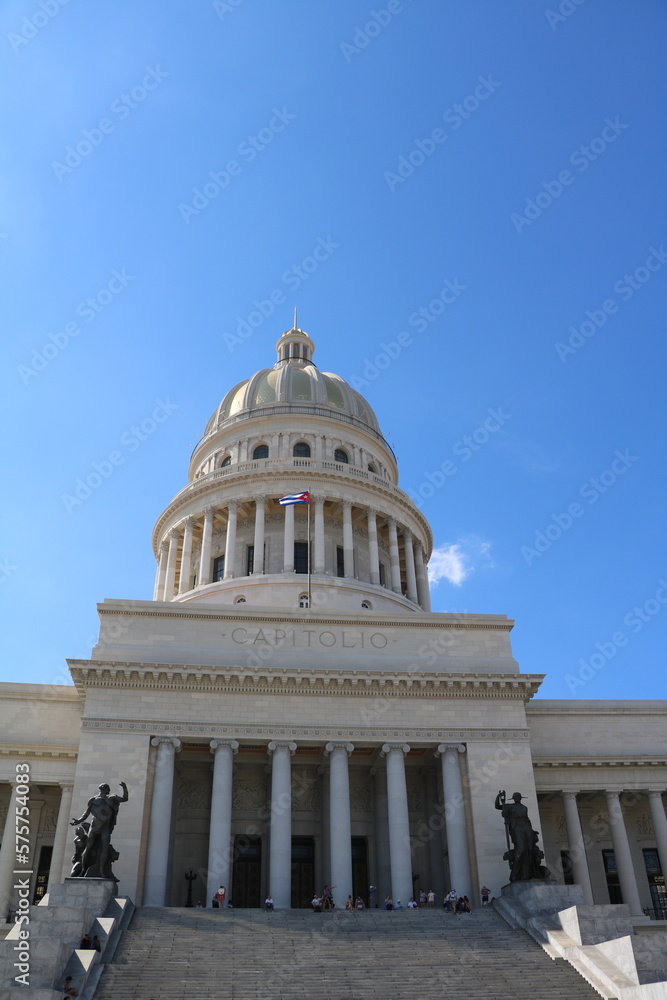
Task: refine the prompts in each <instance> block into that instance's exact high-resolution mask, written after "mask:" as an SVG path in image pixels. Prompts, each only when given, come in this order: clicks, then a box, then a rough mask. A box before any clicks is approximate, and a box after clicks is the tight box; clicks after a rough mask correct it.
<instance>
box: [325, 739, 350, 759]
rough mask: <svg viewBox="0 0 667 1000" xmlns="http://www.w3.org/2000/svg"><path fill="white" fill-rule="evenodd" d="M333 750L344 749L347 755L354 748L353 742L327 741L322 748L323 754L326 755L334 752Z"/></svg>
mask: <svg viewBox="0 0 667 1000" xmlns="http://www.w3.org/2000/svg"><path fill="white" fill-rule="evenodd" d="M334 750H346V751H347V756H348V757H349V756H350V754H351V753H352V751H353V750H354V743H344V742H333V743H327V745H326V746H325V748H324V756H325V757H328V756H329V754H332V753H333V752H334Z"/></svg>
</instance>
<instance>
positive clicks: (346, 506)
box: [343, 500, 354, 899]
mask: <svg viewBox="0 0 667 1000" xmlns="http://www.w3.org/2000/svg"><path fill="white" fill-rule="evenodd" d="M343 573H344V575H345V577H346V578H347V579H348V580H349V579H352V578H353V577H354V542H353V536H352V502H351V501H350V500H343ZM345 898H346V899H347V897H345Z"/></svg>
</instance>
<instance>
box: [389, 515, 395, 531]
mask: <svg viewBox="0 0 667 1000" xmlns="http://www.w3.org/2000/svg"><path fill="white" fill-rule="evenodd" d="M387 524H388V526H389V528H391V529H392V530H395V529H396V518H395V517H388V518H387Z"/></svg>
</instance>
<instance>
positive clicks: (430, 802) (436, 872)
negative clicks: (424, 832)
mask: <svg viewBox="0 0 667 1000" xmlns="http://www.w3.org/2000/svg"><path fill="white" fill-rule="evenodd" d="M424 785H425V791H426V825H427V827H428V864H429V868H430V875H431V884H430V885H428V886H427V885H424V882H423V881H422V885H423V886H424V889H426V891H427V892H428V890H429V889H433V891H434V892H435V898H436V900H437V901H438V904H440V903H441V902H442V899H443V897H444V894H445V870H444V867H443V864H442V837H441V831H442V828H443V827H444V825H445V820H444V818H443V816H442V813H441V811H440V809H439V808H438V776H437V774H436V771H435V768H433V767H427V768H424ZM471 902H474V901H473V900H472V899H471Z"/></svg>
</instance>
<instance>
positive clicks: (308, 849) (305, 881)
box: [292, 837, 315, 910]
mask: <svg viewBox="0 0 667 1000" xmlns="http://www.w3.org/2000/svg"><path fill="white" fill-rule="evenodd" d="M314 892H315V841H314V839H313V837H292V909H295V910H304V909H310V901H311V899H312V898H313V893H314Z"/></svg>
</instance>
